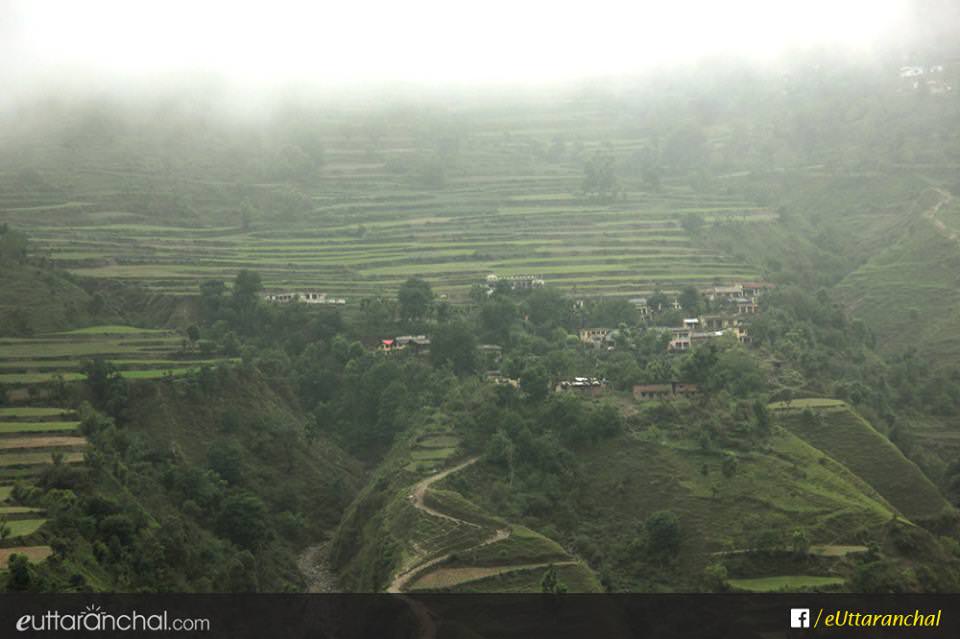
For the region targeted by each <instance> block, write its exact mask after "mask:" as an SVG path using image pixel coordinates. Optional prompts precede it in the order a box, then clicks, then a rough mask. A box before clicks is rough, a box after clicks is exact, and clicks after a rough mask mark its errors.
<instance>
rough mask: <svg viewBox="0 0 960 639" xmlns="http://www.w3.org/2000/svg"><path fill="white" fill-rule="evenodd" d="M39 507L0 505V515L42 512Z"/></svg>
mask: <svg viewBox="0 0 960 639" xmlns="http://www.w3.org/2000/svg"><path fill="white" fill-rule="evenodd" d="M42 512H43V511H42V510H40V509H39V508H29V507H27V506H0V517H4V516H7V515H28V514H35V513H42Z"/></svg>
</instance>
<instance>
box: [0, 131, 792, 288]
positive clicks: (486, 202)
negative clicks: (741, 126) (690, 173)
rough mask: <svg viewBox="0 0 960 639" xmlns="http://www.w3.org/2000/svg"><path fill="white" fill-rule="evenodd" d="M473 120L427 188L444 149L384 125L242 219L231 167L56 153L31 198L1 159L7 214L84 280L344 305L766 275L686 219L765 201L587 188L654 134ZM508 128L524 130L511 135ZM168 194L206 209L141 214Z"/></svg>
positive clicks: (750, 211) (744, 213) (333, 136)
mask: <svg viewBox="0 0 960 639" xmlns="http://www.w3.org/2000/svg"><path fill="white" fill-rule="evenodd" d="M585 120H587V121H586V122H585ZM475 127H476V130H475V131H474V132H473V133H472V135H471V136H470V138H469V144H464V145H463V148H462V149H461V151H460V152H459V155H458V157H457V159H456V162H453V163H451V167H450V168H449V169H448V170H447V172H446V173H447V175H446V177H445V179H444V180H443V181H442V184H439V185H436V186H432V187H430V188H427V187H424V186H422V185H417V184H415V183H411V177H412V176H411V174H410V173H409V171H408V169H410V168H412V167H416V166H417V162H418V161H419V160H420V159H421V158H422V157H423V155H424V154H427V155H429V154H430V153H432V151H429V150H426V149H425V148H424V147H423V143H422V140H419V139H417V137H416V135H411V134H410V132H409V131H403V130H398V131H395V132H392V133H391V134H390V135H384V136H382V137H381V138H380V139H379V140H378V147H379V148H378V150H377V151H376V153H374V154H373V155H374V156H375V157H370V156H371V152H370V151H369V150H368V149H364V148H358V146H362V145H358V144H356V142H355V141H346V140H344V139H343V138H342V137H341V135H340V134H339V133H338V132H337V131H331V132H330V134H329V138H328V139H326V140H324V147H325V152H324V167H323V168H322V169H321V170H320V171H319V172H318V174H317V175H316V176H314V177H312V179H311V181H310V182H309V183H308V184H298V185H296V186H295V187H291V186H290V185H281V184H276V183H257V182H255V181H253V180H248V181H247V182H249V183H246V184H245V185H244V189H245V190H246V196H245V197H247V198H249V199H252V200H255V201H258V202H262V203H261V204H260V205H259V211H258V213H257V214H255V215H253V216H252V217H251V219H249V220H245V221H241V219H240V216H239V215H238V213H237V210H238V209H239V207H240V199H241V197H240V196H238V195H237V191H239V190H240V189H239V187H238V186H237V184H236V182H235V180H236V177H235V176H232V179H227V178H225V176H223V177H221V176H216V177H214V175H213V173H214V172H216V171H218V170H222V169H218V167H216V165H215V164H213V163H211V165H210V166H205V167H203V170H207V171H209V172H210V173H211V175H209V176H206V178H205V177H204V176H202V174H197V173H196V172H193V171H192V172H191V173H190V174H189V175H182V176H178V177H177V178H175V179H173V178H170V176H169V175H167V174H166V173H160V172H157V171H151V170H150V169H149V165H150V164H151V161H152V160H153V158H146V157H145V158H144V160H143V162H142V164H143V165H144V166H143V168H141V169H138V170H131V168H130V167H124V166H120V165H113V164H111V160H112V159H111V158H101V159H100V163H99V164H97V163H95V162H92V163H91V162H88V163H87V167H86V168H85V169H84V171H83V172H82V173H81V174H80V175H79V176H78V174H77V171H76V166H75V164H73V165H71V169H72V172H71V173H70V174H63V175H59V174H58V172H57V169H56V166H57V162H56V161H55V160H53V159H51V160H49V164H50V167H51V168H50V169H49V170H41V173H42V175H43V176H44V177H45V178H47V184H46V186H44V185H38V186H35V187H34V188H33V189H31V190H29V191H25V190H24V188H23V187H22V185H21V184H20V183H19V182H18V181H17V173H16V171H15V170H12V169H11V170H10V171H9V172H6V171H3V170H2V167H0V210H4V211H5V214H6V216H7V218H8V219H9V221H10V222H11V224H13V225H14V226H15V227H18V228H23V229H25V230H26V231H27V232H28V233H29V235H30V237H31V238H32V239H33V241H34V243H35V245H36V246H37V248H38V252H40V253H43V254H46V255H48V256H49V257H50V258H51V259H52V260H53V261H54V262H55V263H56V264H58V265H60V266H62V267H64V268H67V269H68V270H70V271H72V272H73V273H76V274H78V275H86V276H92V277H100V278H118V279H122V280H127V281H132V282H138V283H141V284H143V285H145V286H147V287H149V288H151V289H155V290H162V291H166V292H172V293H178V294H195V293H196V291H197V284H198V283H199V282H200V281H201V280H204V279H209V278H219V279H225V280H228V281H229V280H230V279H232V278H233V276H234V275H235V274H236V272H237V270H239V269H242V268H250V269H255V270H257V271H258V272H260V273H261V275H262V276H263V278H264V282H265V284H266V285H267V286H268V287H272V288H278V289H294V290H295V289H302V288H310V289H319V290H323V291H326V292H328V293H330V294H335V295H338V296H344V297H346V298H347V299H348V301H350V300H351V299H353V300H355V299H357V298H360V297H363V296H368V295H375V294H379V293H389V292H392V291H393V290H394V289H395V288H396V287H397V286H398V285H399V283H401V282H402V281H403V280H404V279H405V278H406V277H408V276H410V275H420V276H423V277H425V278H427V279H429V280H430V281H431V282H432V283H433V284H434V286H435V288H436V289H437V290H438V291H439V292H441V293H446V294H448V295H449V296H450V297H451V299H454V300H457V299H463V298H464V297H465V295H466V293H467V291H468V289H469V287H470V285H472V284H474V283H478V282H480V281H482V279H483V278H484V277H485V276H486V275H487V274H489V273H496V274H498V275H516V274H539V275H542V276H543V277H544V279H545V280H546V281H547V283H548V285H555V286H560V287H564V288H567V289H576V290H577V291H578V292H583V293H585V294H590V293H608V294H616V295H629V294H635V293H638V292H648V291H650V290H652V289H653V288H654V287H656V286H659V287H662V288H664V289H666V290H675V289H678V288H680V287H682V286H683V285H686V284H688V283H711V282H713V281H714V280H736V279H745V278H747V279H749V278H754V277H756V276H757V273H756V271H755V269H754V267H751V266H749V265H748V264H747V263H746V262H745V261H742V260H738V259H734V258H730V257H725V256H722V255H720V254H717V253H715V252H712V251H710V250H706V249H703V248H701V247H698V246H697V245H696V244H695V243H694V242H692V241H691V239H690V237H689V235H688V233H687V232H686V231H685V230H684V229H683V228H681V225H680V221H681V220H682V218H683V216H685V215H687V214H691V213H696V214H699V215H701V216H703V218H704V219H705V220H706V221H707V222H711V221H714V220H733V221H738V222H750V221H758V220H768V219H771V218H773V217H775V214H774V213H773V212H771V211H770V210H769V209H767V208H764V207H761V206H758V205H757V204H756V203H754V202H750V201H745V200H743V199H739V198H738V197H736V196H733V195H729V194H727V193H725V192H721V191H716V192H707V193H704V190H703V189H695V188H694V187H692V186H691V185H690V184H689V182H688V181H686V180H685V181H683V182H669V181H665V182H664V183H663V184H662V186H661V187H660V188H658V189H657V190H655V191H648V190H644V188H643V187H642V185H640V184H639V182H638V181H637V180H634V181H633V182H630V181H629V180H625V181H624V183H623V185H622V189H621V191H620V193H619V194H618V195H617V196H616V197H614V198H611V199H610V201H600V200H597V199H596V198H588V197H585V196H584V195H583V193H582V191H581V189H582V180H583V165H584V162H585V161H586V160H587V159H589V158H590V157H592V156H593V154H594V153H602V154H604V155H607V156H609V157H616V158H620V159H623V158H629V157H630V156H631V154H633V153H635V152H636V151H637V149H639V148H641V147H642V146H644V145H645V144H648V143H649V140H645V139H639V138H630V137H629V136H628V137H624V135H623V132H622V131H615V130H613V129H612V127H611V125H610V123H609V122H608V121H607V120H606V119H605V118H603V117H602V116H598V115H596V114H588V115H587V117H586V118H585V117H584V114H583V113H578V114H576V115H575V116H572V117H567V116H564V118H562V119H560V120H558V121H557V126H556V127H549V128H548V129H536V130H533V129H530V128H529V123H527V122H504V121H503V120H495V119H491V120H489V121H486V122H479V123H477V124H476V125H475ZM505 127H506V130H510V129H513V134H512V136H511V139H509V140H505V139H504V138H503V136H502V132H503V131H504V130H505ZM585 127H586V128H585ZM564 131H566V132H567V133H570V132H577V131H582V132H583V135H584V138H585V142H584V144H583V149H582V152H580V153H578V154H577V155H576V156H574V155H570V156H569V157H567V158H565V159H564V160H562V161H557V162H552V161H546V160H544V159H543V158H538V157H533V156H531V151H530V149H531V148H532V147H534V146H536V145H537V144H542V143H549V141H550V139H551V138H552V137H553V136H554V135H556V134H558V133H561V132H564ZM494 132H496V133H494ZM591 138H592V140H591ZM601 139H602V140H604V143H603V144H601V143H600V142H599V141H593V140H601ZM144 153H146V151H144ZM160 162H163V160H160V159H157V162H155V163H160ZM396 165H399V166H401V167H402V168H401V170H400V172H399V173H398V170H397V168H396ZM171 180H172V181H171ZM291 189H293V191H295V192H296V194H297V195H296V203H295V204H294V205H293V206H292V209H290V210H289V211H288V212H287V213H277V212H276V211H275V210H274V208H275V207H274V205H273V204H269V203H271V202H275V201H276V200H278V199H282V198H283V197H286V195H288V194H289V193H290V192H291ZM174 192H175V193H177V194H178V195H179V196H181V197H183V198H184V199H186V200H189V201H191V202H193V203H194V207H195V209H196V210H195V212H194V213H191V214H189V215H186V216H184V215H176V214H174V213H172V212H170V213H167V212H164V213H156V212H150V213H146V212H144V211H143V210H142V209H143V208H144V207H147V206H153V205H154V204H153V200H157V199H159V198H162V197H169V195H170V193H174ZM278 220H280V221H282V223H281V224H278V223H276V222H277V221H278Z"/></svg>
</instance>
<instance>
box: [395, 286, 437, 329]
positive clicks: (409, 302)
mask: <svg viewBox="0 0 960 639" xmlns="http://www.w3.org/2000/svg"><path fill="white" fill-rule="evenodd" d="M432 303H433V289H432V288H430V284H429V283H428V282H427V281H426V280H423V279H421V278H419V277H411V278H409V279H408V280H407V281H406V282H404V283H403V284H401V285H400V289H399V290H398V291H397V304H398V305H399V307H400V318H401V319H403V320H405V321H408V322H410V321H416V320H421V319H423V318H424V317H426V316H427V315H428V314H429V312H430V306H431V304H432Z"/></svg>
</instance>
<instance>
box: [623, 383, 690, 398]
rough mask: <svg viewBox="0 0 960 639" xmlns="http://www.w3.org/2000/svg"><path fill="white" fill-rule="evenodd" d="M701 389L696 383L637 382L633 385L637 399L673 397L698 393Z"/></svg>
mask: <svg viewBox="0 0 960 639" xmlns="http://www.w3.org/2000/svg"><path fill="white" fill-rule="evenodd" d="M699 392H700V390H699V388H698V387H697V385H696V384H685V383H683V382H670V383H669V384H637V385H635V386H634V387H633V398H634V399H635V400H637V401H641V402H643V401H651V400H657V399H671V398H673V397H678V396H682V397H686V396H690V395H696V394H697V393H699Z"/></svg>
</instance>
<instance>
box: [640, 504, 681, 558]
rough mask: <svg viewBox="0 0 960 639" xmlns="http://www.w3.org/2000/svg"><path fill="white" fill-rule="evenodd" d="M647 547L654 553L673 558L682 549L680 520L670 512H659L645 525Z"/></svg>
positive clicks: (647, 520) (651, 516) (649, 518)
mask: <svg viewBox="0 0 960 639" xmlns="http://www.w3.org/2000/svg"><path fill="white" fill-rule="evenodd" d="M643 527H644V529H645V530H646V533H647V547H648V548H649V549H650V550H651V551H652V552H654V553H658V554H663V555H667V556H673V555H674V554H676V552H677V550H678V549H679V548H680V538H681V537H680V520H679V519H678V518H677V516H676V514H674V513H673V512H672V511H669V510H659V511H657V512H655V513H653V514H652V515H650V516H649V517H647V519H646V521H645V522H644V524H643Z"/></svg>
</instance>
